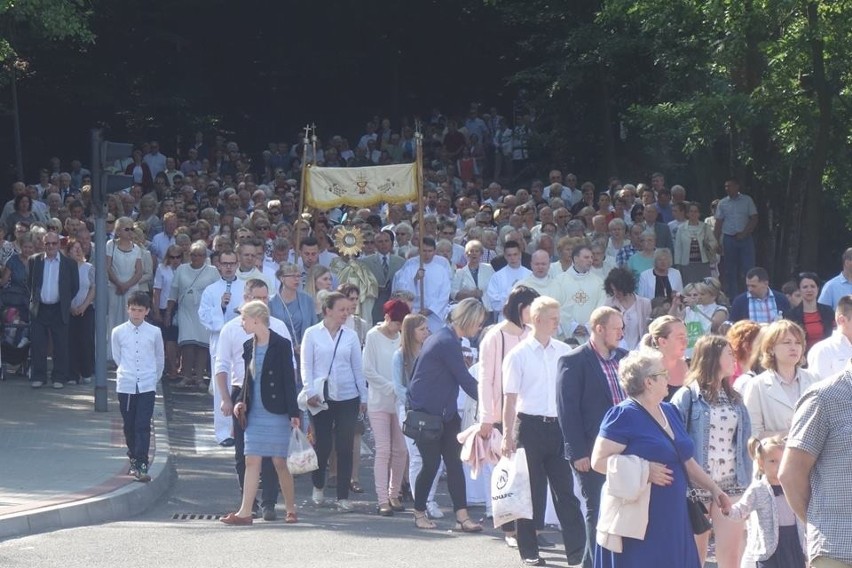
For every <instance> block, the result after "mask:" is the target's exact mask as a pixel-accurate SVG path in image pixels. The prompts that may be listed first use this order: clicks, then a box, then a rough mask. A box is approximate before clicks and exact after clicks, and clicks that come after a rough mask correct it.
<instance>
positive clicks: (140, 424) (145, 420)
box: [118, 391, 156, 464]
mask: <svg viewBox="0 0 852 568" xmlns="http://www.w3.org/2000/svg"><path fill="white" fill-rule="evenodd" d="M155 395H156V393H155V392H154V391H150V392H140V393H136V394H129V393H124V392H120V393H118V404H119V405H120V407H121V418H122V420H123V421H124V441H125V443H126V444H127V455H128V456H129V457H130V459H132V460H135V461H136V462H137V463H140V464H141V463H144V464H147V463H148V449H149V448H150V447H151V417H152V416H153V415H154V398H155Z"/></svg>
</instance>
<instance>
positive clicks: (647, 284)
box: [636, 268, 683, 300]
mask: <svg viewBox="0 0 852 568" xmlns="http://www.w3.org/2000/svg"><path fill="white" fill-rule="evenodd" d="M669 283H670V284H671V285H672V292H683V278H681V276H680V270H677V269H676V268H669ZM656 285H657V279H656V278H655V277H654V269H653V268H649V269H648V270H645V271H643V272H642V274H640V275H639V285H638V286H637V288H636V293H637V294H639V295H640V296H642V297H643V298H648V299H649V300H653V299H654V288H656Z"/></svg>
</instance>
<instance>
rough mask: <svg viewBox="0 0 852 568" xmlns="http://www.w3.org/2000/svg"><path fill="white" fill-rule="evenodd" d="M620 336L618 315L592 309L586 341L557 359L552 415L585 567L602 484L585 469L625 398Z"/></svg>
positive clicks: (590, 553) (590, 554)
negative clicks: (577, 503) (575, 497)
mask: <svg viewBox="0 0 852 568" xmlns="http://www.w3.org/2000/svg"><path fill="white" fill-rule="evenodd" d="M623 336H624V320H623V318H622V316H621V312H619V311H618V310H616V309H614V308H610V307H608V306H602V307H599V308H596V309H595V310H594V311H593V312H592V315H591V317H590V318H589V342H588V343H586V344H585V345H582V346H580V347H577V348H576V349H573V350H572V351H571V352H570V353H568V354H567V355H565V356H563V357H562V358H561V359H560V360H559V370H558V379H557V383H556V398H557V416H558V417H559V426H560V428H561V429H562V438H563V439H564V441H565V459H567V460H568V461H570V462H571V466H572V467H573V469H574V471H576V472H577V475H578V476H579V478H580V485H581V487H582V488H583V495H584V496H585V500H586V552H585V555H584V556H583V566H584V567H585V568H591V566H592V565H593V564H594V551H595V535H596V528H595V527H596V525H597V522H598V510H599V508H600V495H601V488H602V487H603V482H604V480H605V477H604V476H603V475H601V474H599V473H597V472H595V471H594V470H592V468H591V455H592V447H593V446H594V442H595V437H596V436H597V434H598V430H599V429H600V425H601V421H602V420H603V417H604V415H605V414H606V412H607V411H608V410H609V409H610V408H611V407H612V406H614V405H616V404H618V403H619V402H621V401H622V400H624V397H625V393H624V391H623V390H622V389H621V386H620V385H619V384H618V362H619V361H620V360H621V359H622V358H623V357H624V356H625V355H627V351H625V350H624V349H620V348H619V347H618V344H619V342H620V341H621V338H622V337H623Z"/></svg>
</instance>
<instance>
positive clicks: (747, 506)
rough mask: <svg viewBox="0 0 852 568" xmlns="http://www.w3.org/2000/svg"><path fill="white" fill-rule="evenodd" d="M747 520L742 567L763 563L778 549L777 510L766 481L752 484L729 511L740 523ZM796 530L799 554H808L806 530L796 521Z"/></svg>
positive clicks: (770, 488) (757, 481)
mask: <svg viewBox="0 0 852 568" xmlns="http://www.w3.org/2000/svg"><path fill="white" fill-rule="evenodd" d="M746 517H748V522H747V524H746V526H747V528H748V539H747V540H746V549H745V553H744V555H743V563H742V566H746V565H747V564H748V565H753V564H754V563H755V562H763V561H766V560H768V559H769V557H770V556H772V555H773V554H775V550H776V549H777V548H778V507H777V505H776V504H775V494H774V493H773V492H772V487H771V486H770V485H769V483H768V482H767V481H766V478H761V479H758V480H756V481H753V482H752V484H751V485H749V487H748V489H746V491H745V493H743V496H742V497H740V500H739V501H737V502H736V504H735V505H734V506H733V507H731V513H730V518H732V519H739V520H742V519H745V518H746ZM796 528H797V529H798V532H799V542H800V544H801V545H802V551H804V552H805V553H806V554H807V550H808V549H807V547H806V546H805V530H804V526H803V524H802V523H801V522H800V521H799V519H796Z"/></svg>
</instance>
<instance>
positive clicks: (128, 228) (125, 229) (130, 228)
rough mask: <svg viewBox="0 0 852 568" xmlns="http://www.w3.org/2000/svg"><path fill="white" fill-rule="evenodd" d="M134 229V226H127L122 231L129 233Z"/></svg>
mask: <svg viewBox="0 0 852 568" xmlns="http://www.w3.org/2000/svg"><path fill="white" fill-rule="evenodd" d="M132 230H133V227H125V228H123V229H122V231H124V232H125V233H129V232H130V231H132Z"/></svg>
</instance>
